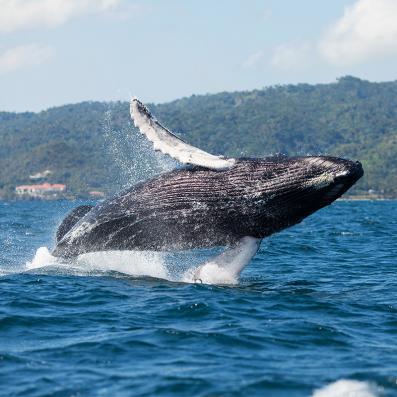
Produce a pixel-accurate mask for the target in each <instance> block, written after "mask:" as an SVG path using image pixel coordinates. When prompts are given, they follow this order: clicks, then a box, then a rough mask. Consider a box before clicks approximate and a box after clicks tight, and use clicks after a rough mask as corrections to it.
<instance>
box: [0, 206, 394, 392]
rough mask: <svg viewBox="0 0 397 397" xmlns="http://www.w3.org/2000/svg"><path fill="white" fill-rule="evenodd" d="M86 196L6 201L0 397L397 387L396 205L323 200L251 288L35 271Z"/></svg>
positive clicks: (269, 246) (258, 270)
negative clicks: (41, 251)
mask: <svg viewBox="0 0 397 397" xmlns="http://www.w3.org/2000/svg"><path fill="white" fill-rule="evenodd" d="M78 204H81V203H76V202H74V203H71V202H10V203H7V202H0V245H1V252H0V295H1V296H0V395H4V396H5V395H7V396H109V395H112V396H131V395H136V396H154V395H155V396H171V395H172V396H264V395H266V396H311V395H312V394H313V392H314V390H315V389H318V388H322V387H324V386H325V385H327V384H330V383H332V382H336V381H338V380H340V379H353V380H358V381H363V382H367V383H368V384H371V385H375V386H376V390H377V391H378V392H377V393H379V395H386V396H395V395H397V344H396V341H397V279H396V268H397V262H396V255H397V205H396V202H394V201H384V202H337V203H336V204H334V205H333V206H331V207H330V208H326V209H324V210H321V211H320V212H318V213H316V214H315V215H314V216H312V217H310V218H308V219H306V220H305V221H304V222H303V223H302V224H300V225H297V226H295V227H293V228H291V229H288V230H285V231H283V232H281V233H280V234H277V235H275V236H272V237H271V238H269V239H267V240H265V241H264V242H263V243H262V246H261V249H260V252H259V254H258V255H257V256H256V257H255V258H254V260H253V261H252V263H251V264H250V265H249V267H247V268H246V269H245V271H244V272H243V274H242V279H241V281H240V282H239V283H238V284H237V285H200V284H188V283H182V282H172V281H168V280H165V279H161V278H153V277H147V276H144V275H136V276H133V275H131V274H126V273H124V272H120V271H117V269H116V270H114V269H111V268H109V269H104V268H103V266H99V267H98V269H95V266H93V265H92V264H91V265H90V268H89V269H87V271H86V272H84V271H81V269H79V270H78V271H77V270H76V269H74V270H73V269H70V271H69V270H68V268H67V267H63V268H59V267H56V266H48V267H43V268H38V269H31V270H27V268H26V266H25V264H26V262H27V261H29V260H31V259H32V258H33V256H34V254H35V251H36V249H37V248H38V247H40V246H48V247H51V246H52V245H53V235H54V231H55V228H56V225H57V223H59V221H60V219H61V218H62V216H63V215H64V214H65V212H67V211H68V210H69V209H70V208H72V207H74V206H77V205H78ZM207 254H208V253H207ZM197 255H199V254H197ZM174 267H175V264H174Z"/></svg>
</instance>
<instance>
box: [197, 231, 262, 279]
mask: <svg viewBox="0 0 397 397" xmlns="http://www.w3.org/2000/svg"><path fill="white" fill-rule="evenodd" d="M261 241H262V240H261V239H258V238H254V237H248V236H247V237H243V238H242V239H240V240H239V241H237V243H236V244H235V245H234V246H232V247H230V248H228V249H227V250H226V251H224V252H222V253H221V254H220V255H218V256H216V257H215V258H213V259H211V260H210V261H208V262H206V263H204V264H203V265H201V266H200V267H198V268H197V270H196V271H195V273H194V276H193V280H194V281H195V282H201V283H204V284H206V283H210V284H212V283H233V282H236V281H237V279H238V277H239V275H240V273H241V272H242V271H243V269H244V268H245V266H247V265H248V263H249V262H250V260H251V259H252V258H253V257H254V256H255V254H256V253H257V251H258V249H259V245H260V243H261Z"/></svg>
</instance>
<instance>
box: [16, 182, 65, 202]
mask: <svg viewBox="0 0 397 397" xmlns="http://www.w3.org/2000/svg"><path fill="white" fill-rule="evenodd" d="M65 191H66V185H63V184H61V183H54V184H51V183H42V184H40V185H21V186H17V187H16V188H15V193H16V195H17V196H18V197H20V198H34V199H44V200H54V199H58V198H60V197H62V195H63V194H64V193H65Z"/></svg>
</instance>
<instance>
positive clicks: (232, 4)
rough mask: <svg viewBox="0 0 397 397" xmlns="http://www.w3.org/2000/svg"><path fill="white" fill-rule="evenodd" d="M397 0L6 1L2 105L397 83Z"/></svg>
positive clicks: (32, 106) (17, 107) (1, 27)
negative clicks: (349, 80) (344, 82)
mask: <svg viewBox="0 0 397 397" xmlns="http://www.w3.org/2000/svg"><path fill="white" fill-rule="evenodd" d="M396 21H397V0H332V1H318V0H299V1H297V0H261V1H259V0H216V1H214V0H157V1H156V0H146V1H143V0H142V1H139V0H137V1H135V0H0V111H18V112H21V111H40V110H43V109H47V108H49V107H53V106H59V105H62V104H67V103H76V102H81V101H86V100H100V101H113V100H129V99H130V98H131V96H137V97H139V98H140V99H141V100H143V101H144V102H155V103H161V102H167V101H171V100H174V99H177V98H180V97H184V96H190V95H193V94H206V93H216V92H221V91H241V90H251V89H255V88H256V89H260V88H263V87H267V86H271V85H276V84H290V83H293V84H295V83H313V84H314V83H329V82H334V81H336V79H337V78H338V77H341V76H345V75H353V76H357V77H359V78H362V79H366V80H371V81H392V80H396V79H397V23H396Z"/></svg>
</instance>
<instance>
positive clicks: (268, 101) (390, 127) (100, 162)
mask: <svg viewBox="0 0 397 397" xmlns="http://www.w3.org/2000/svg"><path fill="white" fill-rule="evenodd" d="M149 107H150V109H151V110H152V111H153V113H154V114H155V115H156V116H157V117H158V119H160V120H161V121H162V122H163V123H164V124H165V125H167V126H168V127H169V128H171V129H173V130H174V131H175V132H177V133H179V134H180V135H181V136H182V137H183V139H184V140H186V141H188V142H189V143H191V144H193V145H196V146H199V147H200V148H202V149H204V150H208V151H211V152H213V153H216V154H221V153H222V154H226V155H230V156H265V155H270V154H276V153H285V154H288V155H295V154H300V155H306V154H330V155H336V156H341V157H347V158H352V159H358V160H360V161H361V162H362V163H363V165H364V169H365V172H366V174H365V177H364V178H363V179H362V181H360V182H359V184H358V185H357V187H356V188H355V190H354V192H355V193H359V194H360V193H363V192H367V191H368V190H369V189H373V190H374V191H376V192H378V193H382V194H383V195H385V196H386V197H397V82H385V83H371V82H368V81H363V80H359V79H357V78H354V77H343V78H341V79H339V81H338V82H337V83H333V84H319V85H308V84H299V85H286V86H277V87H270V88H265V89H263V90H254V91H244V92H233V93H219V94H215V95H201V96H192V97H189V98H183V99H180V100H176V101H173V102H170V103H166V104H160V105H149ZM158 158H159V157H158V156H157V157H155V156H154V155H153V153H152V152H151V151H150V150H149V149H148V146H147V144H146V142H144V141H143V139H142V138H141V137H140V136H139V134H138V133H137V132H136V131H134V130H133V128H132V127H131V122H130V120H129V110H128V103H124V102H119V103H99V102H84V103H79V104H75V105H67V106H61V107H57V108H52V109H48V110H46V111H43V112H40V113H9V112H0V197H3V198H10V197H12V196H13V192H14V188H15V186H16V185H18V184H22V183H31V181H30V180H29V175H30V174H33V173H36V172H40V171H43V170H45V169H50V170H51V171H52V172H53V173H52V174H51V175H50V177H49V178H48V181H49V182H62V183H66V184H67V187H68V191H69V192H70V193H73V194H74V195H76V196H85V195H86V194H87V192H88V191H89V190H101V191H105V192H106V193H111V192H113V191H115V190H117V189H120V187H122V186H126V185H128V184H131V183H133V182H135V181H136V180H139V179H141V178H143V177H145V176H148V175H152V174H154V173H156V172H159V171H160V169H161V167H160V168H159V165H158V164H157V162H156V161H157V160H158Z"/></svg>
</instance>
